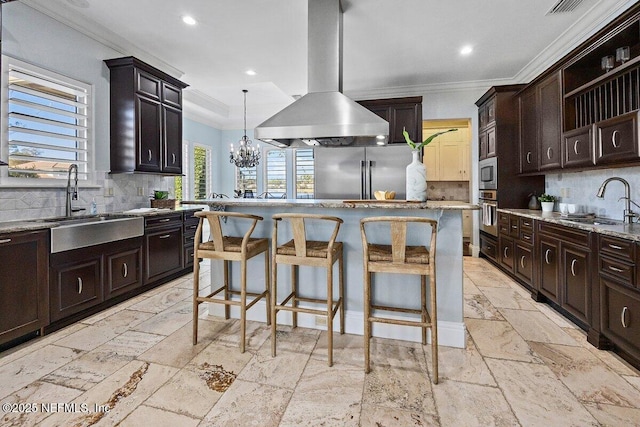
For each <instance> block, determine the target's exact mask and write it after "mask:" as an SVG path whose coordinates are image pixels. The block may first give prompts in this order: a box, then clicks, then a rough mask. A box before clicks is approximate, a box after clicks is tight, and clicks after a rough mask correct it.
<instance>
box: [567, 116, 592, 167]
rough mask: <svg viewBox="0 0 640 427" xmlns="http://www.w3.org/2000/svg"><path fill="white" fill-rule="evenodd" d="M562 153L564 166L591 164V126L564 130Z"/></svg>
mask: <svg viewBox="0 0 640 427" xmlns="http://www.w3.org/2000/svg"><path fill="white" fill-rule="evenodd" d="M562 155H563V159H562V160H563V165H564V167H579V166H593V164H594V158H593V126H587V127H583V128H580V129H575V130H572V131H570V132H565V134H564V137H563V138H562Z"/></svg>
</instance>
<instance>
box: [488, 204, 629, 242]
mask: <svg viewBox="0 0 640 427" xmlns="http://www.w3.org/2000/svg"><path fill="white" fill-rule="evenodd" d="M498 212H505V213H510V214H513V215H519V216H523V217H527V218H531V219H537V220H539V221H546V222H550V223H553V224H560V225H564V226H567V227H572V228H577V229H580V230H585V231H593V232H596V233H599V234H604V235H607V236H613V237H620V238H622V239H628V240H634V241H636V242H640V224H625V223H623V222H622V221H618V220H614V219H609V218H601V219H602V220H603V221H607V222H614V223H615V224H585V223H580V222H575V221H571V220H570V219H568V218H566V217H563V216H562V215H561V214H560V213H559V212H548V213H547V212H544V213H543V212H542V211H533V210H529V209H504V208H499V209H498Z"/></svg>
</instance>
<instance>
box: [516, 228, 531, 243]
mask: <svg viewBox="0 0 640 427" xmlns="http://www.w3.org/2000/svg"><path fill="white" fill-rule="evenodd" d="M519 239H520V240H521V241H522V242H524V243H528V244H530V245H532V244H533V232H531V231H527V230H520V237H519Z"/></svg>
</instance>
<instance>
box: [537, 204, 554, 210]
mask: <svg viewBox="0 0 640 427" xmlns="http://www.w3.org/2000/svg"><path fill="white" fill-rule="evenodd" d="M540 204H541V205H542V212H553V205H554V202H540Z"/></svg>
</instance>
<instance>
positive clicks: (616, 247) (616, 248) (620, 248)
mask: <svg viewBox="0 0 640 427" xmlns="http://www.w3.org/2000/svg"><path fill="white" fill-rule="evenodd" d="M609 247H610V248H611V249H615V250H618V251H621V250H622V246H618V245H612V244H611V243H609Z"/></svg>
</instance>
